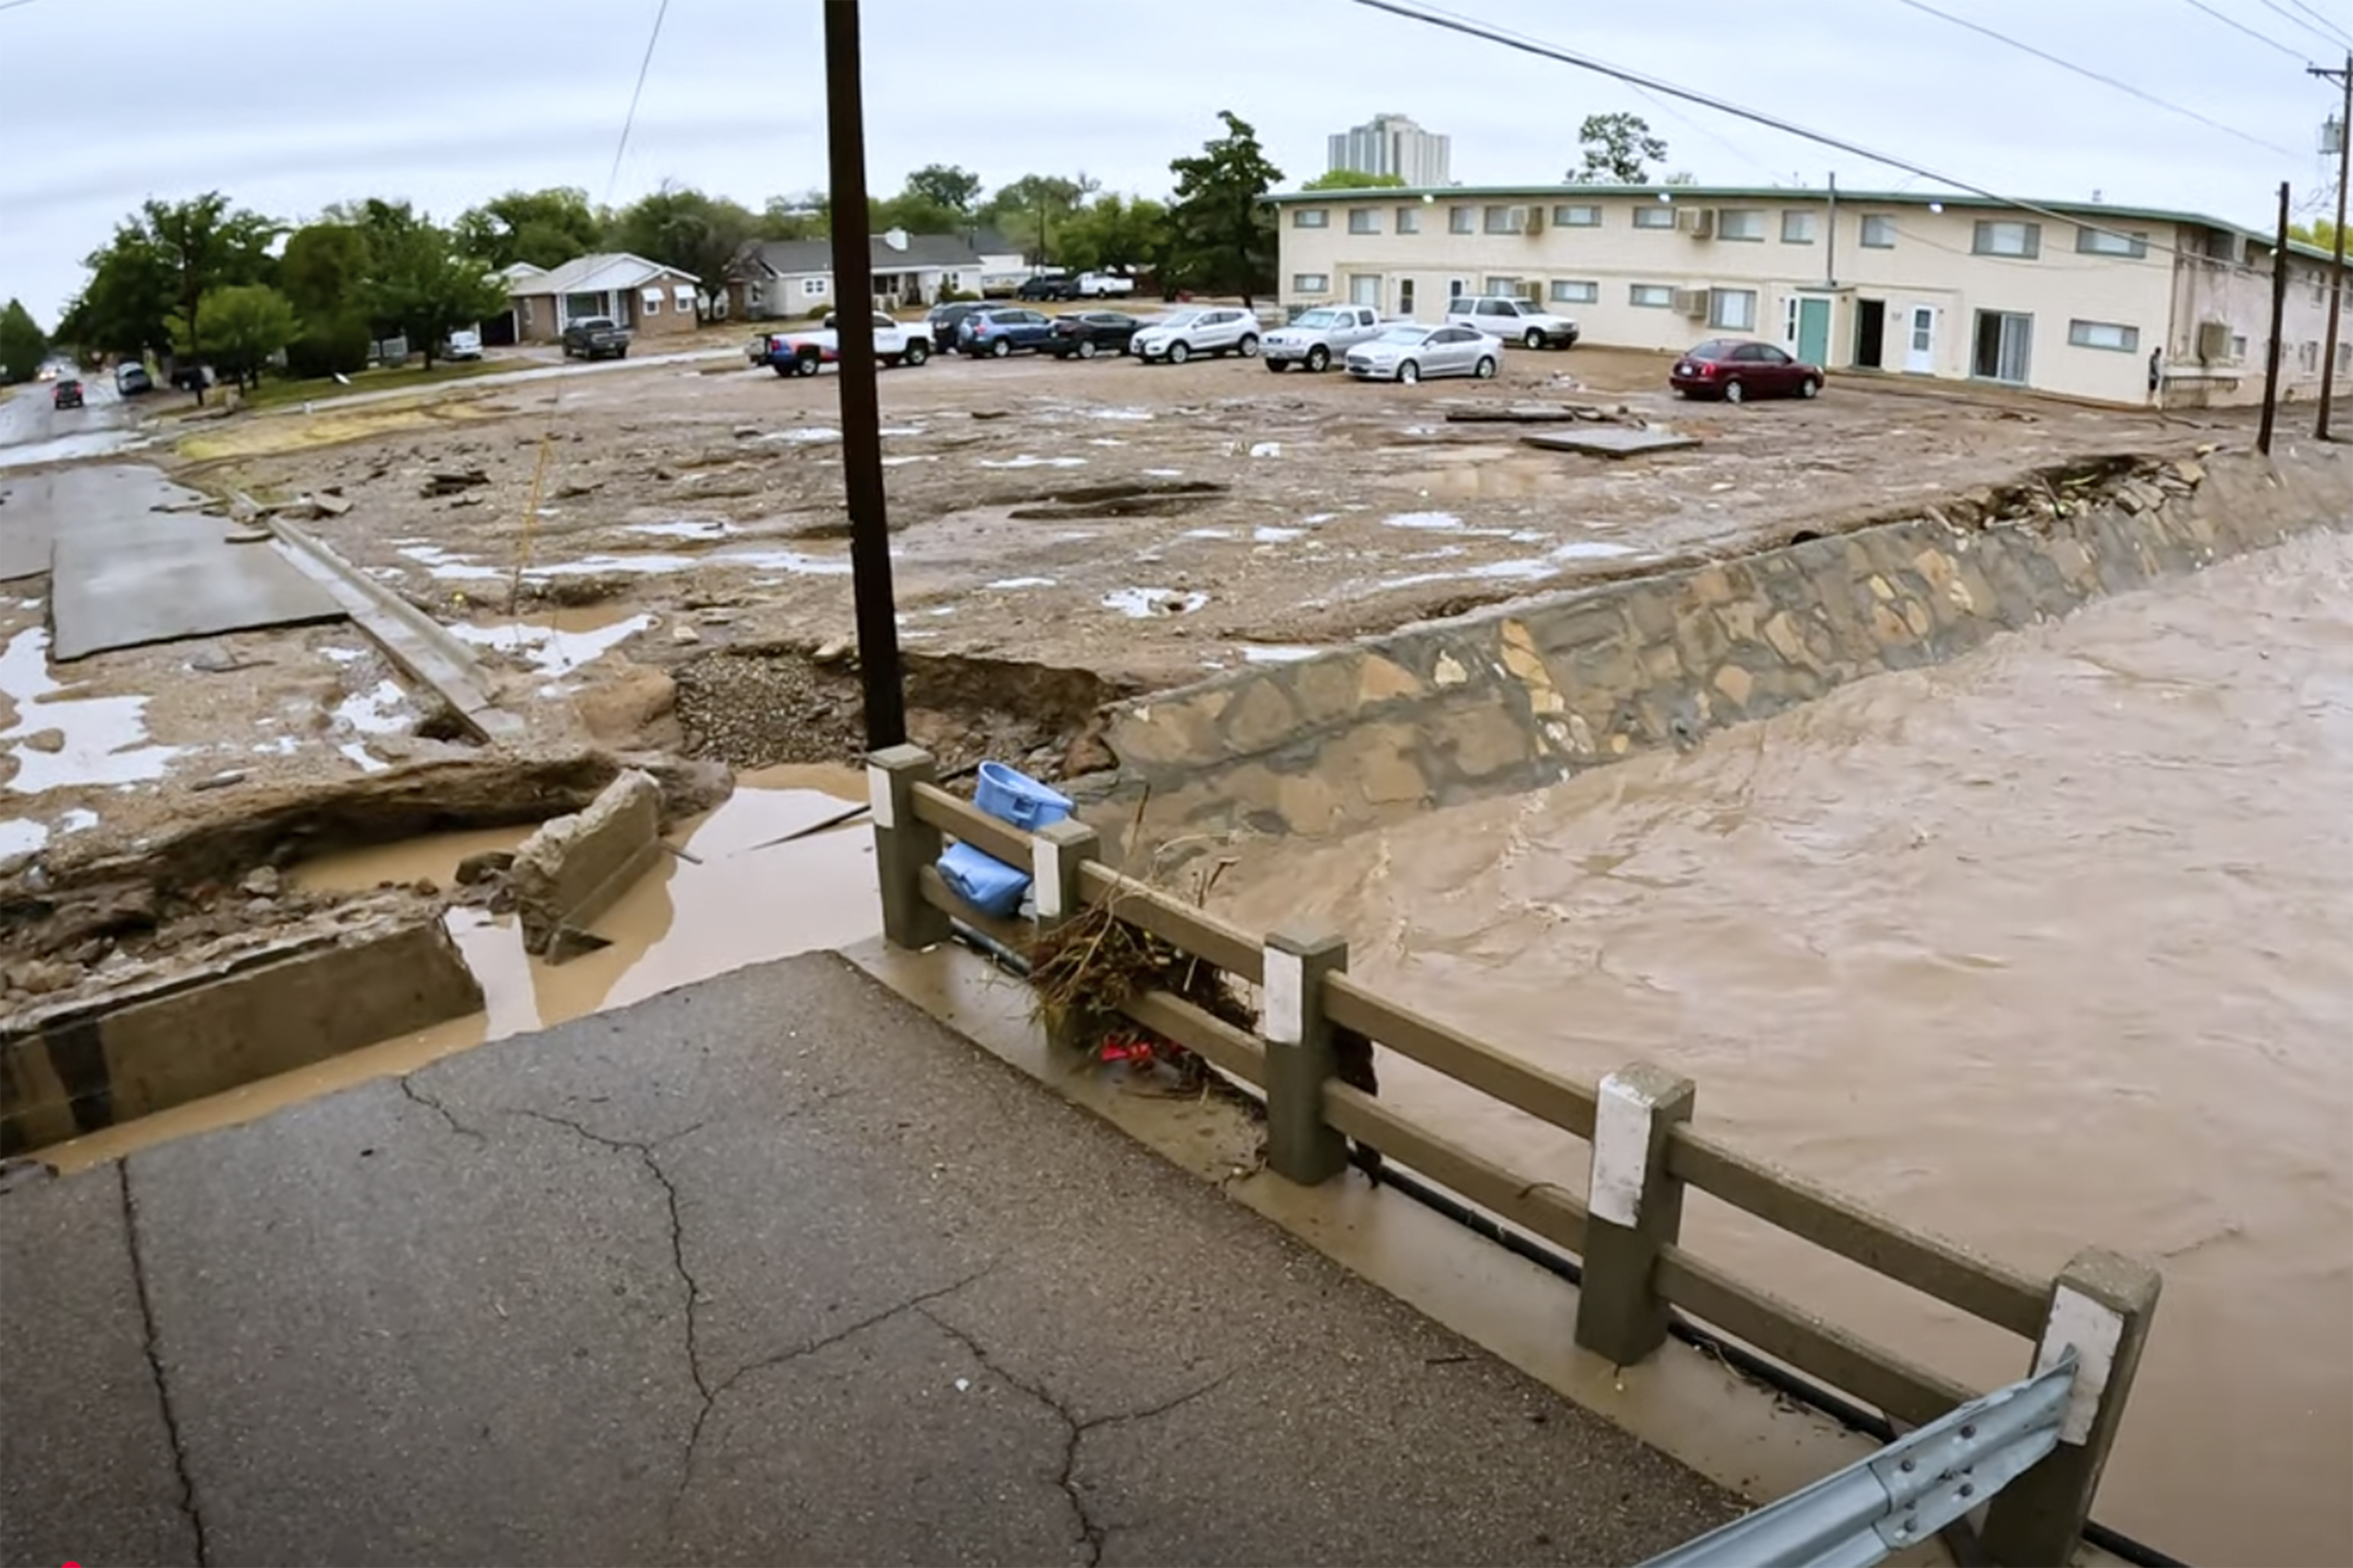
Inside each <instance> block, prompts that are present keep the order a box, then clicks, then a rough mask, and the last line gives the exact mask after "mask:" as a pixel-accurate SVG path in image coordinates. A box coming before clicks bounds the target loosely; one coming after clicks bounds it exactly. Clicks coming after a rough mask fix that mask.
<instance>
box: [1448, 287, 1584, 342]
mask: <svg viewBox="0 0 2353 1568" xmlns="http://www.w3.org/2000/svg"><path fill="white" fill-rule="evenodd" d="M1446 321H1447V324H1448V325H1449V326H1454V327H1475V328H1477V329H1478V330H1479V331H1482V332H1484V333H1486V334H1487V335H1488V336H1489V337H1491V338H1493V339H1495V340H1496V341H1497V342H1506V343H1524V344H1525V345H1526V346H1527V347H1529V348H1532V349H1545V348H1554V349H1567V348H1574V347H1576V346H1577V323H1576V322H1575V321H1571V320H1569V319H1568V318H1567V316H1556V315H1554V314H1552V313H1551V312H1550V311H1548V310H1537V309H1536V308H1535V306H1534V305H1532V304H1530V303H1529V302H1528V301H1527V300H1514V299H1513V298H1512V297H1511V296H1510V295H1508V294H1489V295H1484V296H1482V297H1480V298H1478V299H1464V300H1451V301H1450V302H1449V303H1448V304H1447V307H1446Z"/></svg>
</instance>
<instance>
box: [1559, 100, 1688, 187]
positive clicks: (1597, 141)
mask: <svg viewBox="0 0 2353 1568" xmlns="http://www.w3.org/2000/svg"><path fill="white" fill-rule="evenodd" d="M1577 142H1578V144H1579V145H1581V146H1582V147H1583V148H1584V149H1585V162H1584V163H1580V164H1578V165H1577V167H1576V168H1574V169H1571V170H1570V171H1569V172H1568V174H1567V179H1568V181H1569V183H1570V184H1602V185H1639V184H1644V183H1646V182H1647V181H1648V180H1649V179H1650V165H1651V164H1652V163H1662V162H1664V161H1665V159H1666V156H1667V144H1666V142H1663V141H1662V140H1661V139H1660V138H1658V137H1656V136H1653V135H1651V125H1650V121H1646V120H1644V119H1643V118H1642V117H1641V115H1639V114H1588V115H1587V116H1586V117H1585V123H1584V124H1582V125H1580V126H1578V127H1577Z"/></svg>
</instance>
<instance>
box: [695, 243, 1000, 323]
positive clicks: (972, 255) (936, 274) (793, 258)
mask: <svg viewBox="0 0 2353 1568" xmlns="http://www.w3.org/2000/svg"><path fill="white" fill-rule="evenodd" d="M869 243H870V244H871V247H872V252H871V254H872V262H871V265H872V267H873V268H874V297H875V300H876V301H877V303H878V304H880V305H881V306H883V307H884V308H886V309H888V308H892V307H896V306H901V305H928V304H932V303H934V302H935V301H936V300H938V299H939V297H940V294H941V292H942V291H943V290H944V289H955V290H957V291H958V292H960V293H965V294H980V293H983V292H985V291H987V290H989V289H998V290H999V291H1003V292H1010V291H1011V289H1013V288H1014V287H1015V286H1016V285H1018V283H1019V282H1020V281H1021V279H1024V278H1026V277H1028V276H1029V268H1026V267H1025V266H1024V265H1023V264H1022V258H1021V252H1020V251H1019V250H1018V248H1016V247H1012V246H1010V245H1008V243H1007V242H1006V240H1005V237H1003V236H1002V235H999V234H997V233H995V232H994V231H992V230H987V229H980V230H975V231H972V232H969V233H965V234H909V233H907V232H906V231H905V230H904V229H895V228H894V229H892V230H891V231H890V232H889V233H888V234H878V235H876V236H874V237H873V238H872V239H871V241H870V242H869ZM727 300H728V305H729V308H730V310H732V312H733V314H735V315H738V316H741V317H744V318H747V319H749V320H754V321H775V320H778V319H783V318H790V317H796V316H807V315H809V314H811V313H812V312H815V311H818V310H826V309H829V308H831V306H832V305H833V303H834V289H833V242H832V241H831V240H829V239H772V240H765V241H762V242H760V243H757V244H754V245H747V246H745V247H744V249H743V250H742V251H741V252H740V253H739V254H738V255H737V256H736V258H735V259H734V261H733V263H732V264H731V265H730V266H729V267H728V269H727Z"/></svg>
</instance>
